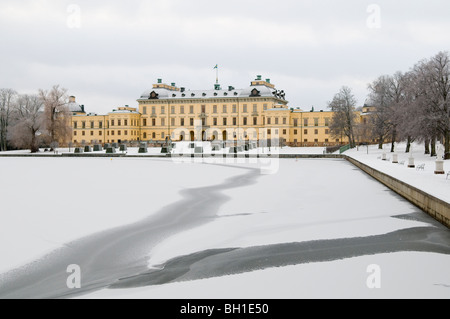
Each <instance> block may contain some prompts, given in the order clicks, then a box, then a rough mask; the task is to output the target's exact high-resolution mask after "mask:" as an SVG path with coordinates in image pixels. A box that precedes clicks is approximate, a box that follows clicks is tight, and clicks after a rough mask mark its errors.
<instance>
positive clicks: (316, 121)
mask: <svg viewBox="0 0 450 319" xmlns="http://www.w3.org/2000/svg"><path fill="white" fill-rule="evenodd" d="M314 126H319V119H318V118H315V119H314Z"/></svg>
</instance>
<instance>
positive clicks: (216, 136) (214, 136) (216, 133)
mask: <svg viewBox="0 0 450 319" xmlns="http://www.w3.org/2000/svg"><path fill="white" fill-rule="evenodd" d="M218 139H219V133H218V132H217V131H214V132H213V135H212V138H211V140H212V141H216V140H218Z"/></svg>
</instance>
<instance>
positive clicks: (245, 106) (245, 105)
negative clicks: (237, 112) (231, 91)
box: [244, 104, 247, 113]
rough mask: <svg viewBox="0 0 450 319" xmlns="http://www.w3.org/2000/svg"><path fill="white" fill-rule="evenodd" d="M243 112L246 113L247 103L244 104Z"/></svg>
mask: <svg viewBox="0 0 450 319" xmlns="http://www.w3.org/2000/svg"><path fill="white" fill-rule="evenodd" d="M244 113H247V104H244Z"/></svg>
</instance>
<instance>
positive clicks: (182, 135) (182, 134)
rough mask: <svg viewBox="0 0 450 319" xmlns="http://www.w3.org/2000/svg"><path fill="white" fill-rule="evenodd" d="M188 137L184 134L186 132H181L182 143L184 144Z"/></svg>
mask: <svg viewBox="0 0 450 319" xmlns="http://www.w3.org/2000/svg"><path fill="white" fill-rule="evenodd" d="M185 138H186V136H185V134H184V132H181V134H180V142H183V141H184V140H185Z"/></svg>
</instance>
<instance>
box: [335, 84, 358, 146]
mask: <svg viewBox="0 0 450 319" xmlns="http://www.w3.org/2000/svg"><path fill="white" fill-rule="evenodd" d="M356 103H357V102H356V99H355V97H354V95H353V94H352V90H351V89H350V88H349V87H346V86H344V87H342V88H341V90H340V91H339V93H337V94H336V95H335V96H334V98H333V100H332V101H331V102H330V103H329V104H328V107H329V108H331V110H332V111H333V112H334V114H333V118H332V120H331V123H330V133H331V134H332V136H334V137H336V138H338V137H340V136H342V135H345V136H346V137H347V138H348V140H349V143H350V147H352V148H354V147H356V142H355V134H354V128H355V122H356V113H355V107H356Z"/></svg>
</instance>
